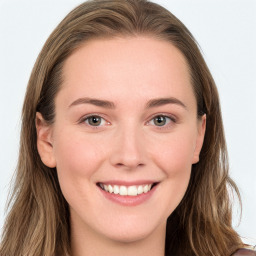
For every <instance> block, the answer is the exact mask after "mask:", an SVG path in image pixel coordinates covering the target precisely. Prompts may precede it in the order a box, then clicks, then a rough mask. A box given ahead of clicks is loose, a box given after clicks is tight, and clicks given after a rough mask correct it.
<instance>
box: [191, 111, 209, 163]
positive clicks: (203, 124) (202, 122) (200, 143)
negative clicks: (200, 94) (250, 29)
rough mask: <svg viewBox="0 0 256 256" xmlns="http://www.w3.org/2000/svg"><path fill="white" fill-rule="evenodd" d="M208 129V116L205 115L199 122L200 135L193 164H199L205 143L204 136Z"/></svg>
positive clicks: (198, 135)
mask: <svg viewBox="0 0 256 256" xmlns="http://www.w3.org/2000/svg"><path fill="white" fill-rule="evenodd" d="M205 129H206V114H204V115H203V116H202V117H201V119H200V120H199V121H198V134H197V139H196V146H195V150H194V155H193V162H192V164H196V163H198V162H199V155H200V152H201V149H202V147H203V143H204V135H205Z"/></svg>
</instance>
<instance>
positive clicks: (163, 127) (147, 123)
mask: <svg viewBox="0 0 256 256" xmlns="http://www.w3.org/2000/svg"><path fill="white" fill-rule="evenodd" d="M91 117H96V118H100V119H101V120H102V119H103V120H104V121H105V122H106V123H107V125H109V124H110V122H108V121H106V120H105V118H104V117H102V116H101V115H99V114H90V115H87V116H84V117H83V118H82V119H81V120H80V121H79V123H82V124H84V123H86V121H88V120H89V118H91ZM157 117H164V118H165V119H169V123H170V122H171V123H172V124H171V126H172V125H173V124H175V123H177V120H176V118H175V117H174V116H172V115H166V114H157V115H154V116H153V117H151V118H150V120H149V121H147V122H146V125H149V123H150V122H152V121H154V119H155V118H157ZM169 123H168V124H167V125H166V124H164V125H163V126H157V125H154V126H155V127H156V128H157V129H159V130H163V129H169V128H170V127H169V126H170V124H169ZM86 126H89V127H90V128H92V129H100V128H101V127H102V125H100V126H93V125H90V124H89V123H86Z"/></svg>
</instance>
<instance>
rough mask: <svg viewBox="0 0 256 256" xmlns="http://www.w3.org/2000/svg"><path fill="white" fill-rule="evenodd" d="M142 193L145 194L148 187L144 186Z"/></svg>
mask: <svg viewBox="0 0 256 256" xmlns="http://www.w3.org/2000/svg"><path fill="white" fill-rule="evenodd" d="M143 192H144V193H147V192H148V185H146V186H145V187H144V188H143Z"/></svg>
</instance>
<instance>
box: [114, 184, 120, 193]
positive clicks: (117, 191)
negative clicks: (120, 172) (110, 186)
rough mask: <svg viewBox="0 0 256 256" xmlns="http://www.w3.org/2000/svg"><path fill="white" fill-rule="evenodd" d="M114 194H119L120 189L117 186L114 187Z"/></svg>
mask: <svg viewBox="0 0 256 256" xmlns="http://www.w3.org/2000/svg"><path fill="white" fill-rule="evenodd" d="M114 194H119V187H118V186H117V185H115V186H114Z"/></svg>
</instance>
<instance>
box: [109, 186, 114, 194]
mask: <svg viewBox="0 0 256 256" xmlns="http://www.w3.org/2000/svg"><path fill="white" fill-rule="evenodd" d="M113 191H114V189H113V187H112V186H111V185H108V192H109V193H113Z"/></svg>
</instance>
